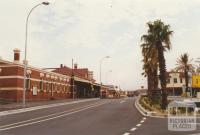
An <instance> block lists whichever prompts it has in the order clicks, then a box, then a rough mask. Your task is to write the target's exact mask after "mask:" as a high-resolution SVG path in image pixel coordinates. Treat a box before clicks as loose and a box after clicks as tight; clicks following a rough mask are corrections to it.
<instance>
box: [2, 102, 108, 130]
mask: <svg viewBox="0 0 200 135" xmlns="http://www.w3.org/2000/svg"><path fill="white" fill-rule="evenodd" d="M99 103H101V101H98V102H97V103H93V104H90V105H86V106H82V107H78V108H74V109H71V110H67V111H63V112H58V113H53V114H50V115H46V116H42V117H37V118H33V119H28V120H24V121H20V122H15V123H12V124H8V125H4V126H0V128H5V127H9V126H13V125H18V124H22V123H26V122H30V121H34V120H38V119H42V118H47V117H51V116H54V115H60V114H64V113H68V112H71V111H75V110H79V109H82V108H85V107H89V106H92V105H96V104H99ZM102 103H104V102H102Z"/></svg>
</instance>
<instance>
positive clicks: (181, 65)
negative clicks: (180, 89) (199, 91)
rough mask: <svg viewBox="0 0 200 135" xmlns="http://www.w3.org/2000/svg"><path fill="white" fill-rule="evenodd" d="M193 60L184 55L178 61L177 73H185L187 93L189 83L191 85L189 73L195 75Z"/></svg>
mask: <svg viewBox="0 0 200 135" xmlns="http://www.w3.org/2000/svg"><path fill="white" fill-rule="evenodd" d="M191 62H192V59H191V60H189V55H188V54H187V53H184V54H182V55H181V56H180V58H178V59H177V67H176V71H181V72H184V75H185V86H186V92H187V91H188V83H189V75H188V73H189V72H191V73H194V72H195V67H194V66H193V65H192V64H191Z"/></svg>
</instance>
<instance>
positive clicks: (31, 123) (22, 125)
mask: <svg viewBox="0 0 200 135" xmlns="http://www.w3.org/2000/svg"><path fill="white" fill-rule="evenodd" d="M106 103H108V102H106ZM106 103H101V104H97V105H93V106H89V107H86V108H83V109H79V110H76V111H73V112H69V113H66V114H62V115H58V116H55V117H51V118H47V119H43V120H39V121H35V122H30V123H26V124H21V125H17V126H13V127H8V128H3V129H0V131H5V130H9V129H13V128H18V127H24V126H28V125H33V124H36V123H41V122H44V121H49V120H52V119H56V118H60V117H64V116H68V115H71V114H74V113H78V112H81V111H84V110H88V109H90V108H94V107H98V106H101V105H103V104H106Z"/></svg>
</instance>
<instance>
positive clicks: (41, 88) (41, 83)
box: [40, 80, 43, 91]
mask: <svg viewBox="0 0 200 135" xmlns="http://www.w3.org/2000/svg"><path fill="white" fill-rule="evenodd" d="M40 90H41V91H42V90H43V80H41V81H40Z"/></svg>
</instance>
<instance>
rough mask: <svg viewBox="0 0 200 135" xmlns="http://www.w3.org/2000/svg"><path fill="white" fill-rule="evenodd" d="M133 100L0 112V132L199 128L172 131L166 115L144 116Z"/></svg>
mask: <svg viewBox="0 0 200 135" xmlns="http://www.w3.org/2000/svg"><path fill="white" fill-rule="evenodd" d="M134 101H135V98H126V99H103V100H94V101H87V102H82V103H76V104H69V105H62V106H57V107H51V108H46V109H39V110H35V111H30V112H24V113H18V114H11V115H6V116H1V119H0V135H56V134H57V135H160V134H163V135H168V134H170V135H171V134H174V135H175V134H176V135H177V134H180V135H183V134H185V135H190V134H194V133H198V131H199V129H198V130H197V131H195V132H170V131H168V130H167V119H161V118H149V117H143V116H142V115H141V114H140V113H139V112H138V111H137V109H136V108H135V106H134ZM158 129H159V130H158Z"/></svg>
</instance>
